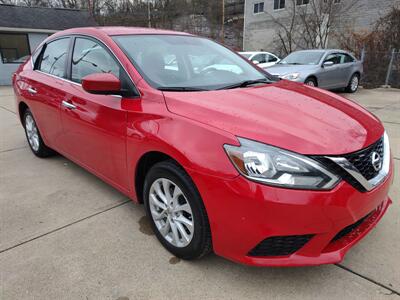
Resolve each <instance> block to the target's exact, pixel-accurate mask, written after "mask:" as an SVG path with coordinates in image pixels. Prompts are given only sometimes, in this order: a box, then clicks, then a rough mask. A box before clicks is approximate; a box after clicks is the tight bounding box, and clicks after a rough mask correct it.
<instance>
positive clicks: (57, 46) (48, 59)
mask: <svg viewBox="0 0 400 300" xmlns="http://www.w3.org/2000/svg"><path fill="white" fill-rule="evenodd" d="M69 42H70V38H63V39H59V40H56V41H53V42H50V43H48V44H47V45H46V49H45V50H44V52H43V55H42V57H41V61H40V66H39V68H38V69H39V70H40V71H42V72H45V73H48V74H51V75H54V76H58V77H62V78H65V77H66V72H65V66H66V61H67V58H68V48H69Z"/></svg>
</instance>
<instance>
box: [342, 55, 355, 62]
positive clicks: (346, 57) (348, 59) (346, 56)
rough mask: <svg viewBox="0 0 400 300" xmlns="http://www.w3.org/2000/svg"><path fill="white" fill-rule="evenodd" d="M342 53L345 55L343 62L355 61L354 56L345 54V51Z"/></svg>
mask: <svg viewBox="0 0 400 300" xmlns="http://www.w3.org/2000/svg"><path fill="white" fill-rule="evenodd" d="M342 55H343V63H344V64H346V63H351V62H354V58H353V57H351V56H350V55H348V54H345V53H343V54H342Z"/></svg>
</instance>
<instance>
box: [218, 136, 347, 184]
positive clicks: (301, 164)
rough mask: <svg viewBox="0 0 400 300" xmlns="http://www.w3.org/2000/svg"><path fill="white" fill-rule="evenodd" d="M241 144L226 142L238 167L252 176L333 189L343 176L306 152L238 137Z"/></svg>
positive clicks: (280, 182) (278, 182)
mask: <svg viewBox="0 0 400 300" xmlns="http://www.w3.org/2000/svg"><path fill="white" fill-rule="evenodd" d="M238 139H239V142H240V144H241V145H240V146H233V145H224V148H225V151H226V153H227V154H228V156H229V158H230V160H231V161H232V163H233V165H234V166H235V167H236V169H237V170H238V171H239V172H240V174H242V175H243V176H245V177H246V178H248V179H251V180H254V181H258V182H261V183H264V184H267V185H274V186H281V187H286V188H294V189H312V190H330V189H332V188H333V187H335V186H336V184H337V183H338V182H339V181H340V178H339V177H338V176H336V175H335V174H332V173H331V172H329V171H328V170H327V169H325V168H324V167H323V166H322V165H321V164H319V163H318V162H317V161H315V160H312V159H310V158H308V157H306V156H304V155H300V154H297V153H294V152H290V151H287V150H283V149H280V148H276V147H273V146H269V145H266V144H262V143H258V142H255V141H251V140H247V139H244V138H238Z"/></svg>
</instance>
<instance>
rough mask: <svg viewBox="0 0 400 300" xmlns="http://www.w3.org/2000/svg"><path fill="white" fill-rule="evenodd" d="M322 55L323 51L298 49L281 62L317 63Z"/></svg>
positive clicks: (294, 63)
mask: <svg viewBox="0 0 400 300" xmlns="http://www.w3.org/2000/svg"><path fill="white" fill-rule="evenodd" d="M322 55H324V52H323V51H298V52H293V53H291V54H289V55H288V56H286V57H285V58H284V59H282V60H281V61H280V62H279V64H283V65H317V64H318V63H319V62H320V60H321V58H322Z"/></svg>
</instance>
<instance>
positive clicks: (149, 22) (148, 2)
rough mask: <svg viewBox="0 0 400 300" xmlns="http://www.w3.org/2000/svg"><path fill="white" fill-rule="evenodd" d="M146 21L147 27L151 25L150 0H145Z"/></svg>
mask: <svg viewBox="0 0 400 300" xmlns="http://www.w3.org/2000/svg"><path fill="white" fill-rule="evenodd" d="M147 21H148V25H147V26H148V27H149V28H150V27H151V13H150V0H147Z"/></svg>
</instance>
